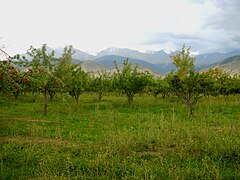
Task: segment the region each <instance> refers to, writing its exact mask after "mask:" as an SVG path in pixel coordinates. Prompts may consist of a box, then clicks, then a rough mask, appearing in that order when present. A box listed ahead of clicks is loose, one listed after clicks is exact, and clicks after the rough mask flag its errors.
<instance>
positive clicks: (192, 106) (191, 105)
mask: <svg viewBox="0 0 240 180" xmlns="http://www.w3.org/2000/svg"><path fill="white" fill-rule="evenodd" d="M188 105H189V109H190V114H191V117H194V105H193V104H192V103H189V104H188Z"/></svg>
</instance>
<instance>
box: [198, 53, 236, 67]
mask: <svg viewBox="0 0 240 180" xmlns="http://www.w3.org/2000/svg"><path fill="white" fill-rule="evenodd" d="M236 55H240V50H234V51H230V52H227V53H219V52H215V53H206V54H200V55H197V56H195V57H196V59H197V60H196V64H197V65H211V64H214V63H217V62H220V61H223V60H225V59H226V58H229V57H232V56H236Z"/></svg>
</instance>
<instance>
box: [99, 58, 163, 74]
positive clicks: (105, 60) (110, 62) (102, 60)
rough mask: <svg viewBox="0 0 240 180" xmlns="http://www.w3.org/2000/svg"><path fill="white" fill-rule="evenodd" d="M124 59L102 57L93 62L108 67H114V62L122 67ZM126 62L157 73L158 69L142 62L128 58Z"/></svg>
mask: <svg viewBox="0 0 240 180" xmlns="http://www.w3.org/2000/svg"><path fill="white" fill-rule="evenodd" d="M125 59H126V57H123V56H116V55H108V56H102V57H100V58H97V59H95V60H94V61H95V62H97V63H99V64H103V65H106V66H109V67H114V63H113V62H114V61H116V63H117V65H118V66H122V64H123V62H124V60H125ZM128 61H129V62H130V63H132V64H134V65H138V66H141V67H145V68H148V69H152V70H153V71H156V72H159V69H158V68H157V66H156V65H154V64H151V63H148V62H146V61H144V60H139V59H133V58H128Z"/></svg>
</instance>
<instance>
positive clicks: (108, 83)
mask: <svg viewBox="0 0 240 180" xmlns="http://www.w3.org/2000/svg"><path fill="white" fill-rule="evenodd" d="M111 89H112V78H111V76H110V73H107V72H104V71H102V72H99V74H98V75H97V76H96V77H94V78H93V82H92V90H93V91H94V92H97V93H98V100H99V101H101V100H102V97H103V96H104V95H105V94H106V93H107V92H110V91H111Z"/></svg>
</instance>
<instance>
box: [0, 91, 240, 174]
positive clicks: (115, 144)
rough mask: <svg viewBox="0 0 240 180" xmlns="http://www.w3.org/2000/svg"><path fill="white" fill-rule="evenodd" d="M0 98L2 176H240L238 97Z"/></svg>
mask: <svg viewBox="0 0 240 180" xmlns="http://www.w3.org/2000/svg"><path fill="white" fill-rule="evenodd" d="M80 99H81V101H80V102H79V106H76V103H75V102H74V100H73V99H72V98H70V97H64V98H63V97H61V96H60V95H59V96H58V97H57V98H55V99H54V100H53V101H52V102H49V104H48V114H47V115H43V113H42V112H43V99H42V96H39V97H38V98H37V99H36V102H32V97H31V96H30V95H28V96H21V97H19V99H17V100H15V99H14V98H12V97H10V98H7V97H4V96H3V95H1V96H0V179H35V178H36V179H240V96H239V95H238V96H230V97H226V98H224V97H216V98H215V97H210V98H208V99H207V98H204V99H201V100H200V102H199V103H198V105H197V106H196V109H195V114H196V117H195V118H191V117H189V110H188V107H187V106H186V105H185V104H183V103H182V102H177V98H161V97H158V98H157V99H154V98H153V97H150V96H148V95H143V96H140V95H137V96H136V97H134V104H133V106H132V107H129V106H128V105H127V104H126V97H125V96H115V95H114V94H111V95H107V96H105V97H104V98H103V101H102V102H98V100H97V95H96V94H83V95H82V96H81V97H80Z"/></svg>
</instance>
